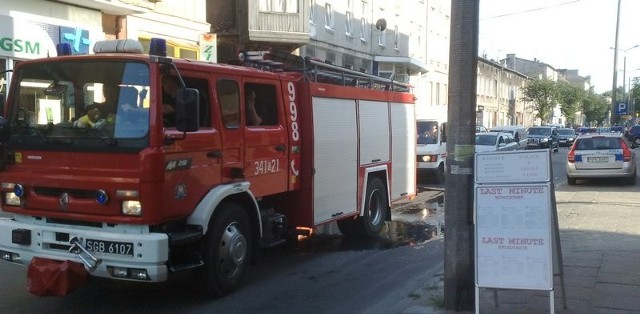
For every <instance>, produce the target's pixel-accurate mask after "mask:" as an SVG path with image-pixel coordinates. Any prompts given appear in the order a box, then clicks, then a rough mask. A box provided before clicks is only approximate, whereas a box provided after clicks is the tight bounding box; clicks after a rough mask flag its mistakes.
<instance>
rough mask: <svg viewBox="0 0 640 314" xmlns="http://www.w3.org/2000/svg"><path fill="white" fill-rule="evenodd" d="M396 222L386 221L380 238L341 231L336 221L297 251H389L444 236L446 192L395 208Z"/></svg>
mask: <svg viewBox="0 0 640 314" xmlns="http://www.w3.org/2000/svg"><path fill="white" fill-rule="evenodd" d="M392 217H393V221H390V222H386V223H385V225H384V227H383V229H382V232H381V233H380V237H378V238H357V237H345V236H343V235H342V234H340V231H339V230H338V227H337V225H336V224H335V223H332V224H329V225H327V226H325V227H324V228H323V230H319V232H317V233H316V234H315V235H313V236H311V237H309V238H307V239H305V240H303V241H300V242H298V245H297V247H296V249H295V251H297V252H300V253H302V252H338V251H357V250H386V249H390V248H395V247H399V246H404V245H416V244H420V243H423V242H425V241H427V240H430V239H433V238H435V237H438V236H441V235H442V234H441V232H442V231H443V230H444V195H439V196H437V197H435V198H432V199H429V200H427V201H425V202H420V203H415V204H411V205H409V206H407V207H404V208H403V209H402V210H399V211H395V210H394V211H393V214H392Z"/></svg>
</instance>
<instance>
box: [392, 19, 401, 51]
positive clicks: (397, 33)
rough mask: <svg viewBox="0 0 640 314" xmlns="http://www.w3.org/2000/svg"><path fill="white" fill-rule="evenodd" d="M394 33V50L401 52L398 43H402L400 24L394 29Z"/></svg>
mask: <svg viewBox="0 0 640 314" xmlns="http://www.w3.org/2000/svg"><path fill="white" fill-rule="evenodd" d="M393 32H394V33H393V49H395V50H396V51H398V50H400V48H398V42H399V41H400V28H399V26H398V24H396V25H395V26H394V27H393Z"/></svg>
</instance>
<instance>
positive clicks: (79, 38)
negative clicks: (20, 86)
mask: <svg viewBox="0 0 640 314" xmlns="http://www.w3.org/2000/svg"><path fill="white" fill-rule="evenodd" d="M205 4H206V2H205V1H204V0H184V1H176V0H173V1H166V0H165V1H162V2H160V1H158V0H112V1H108V2H106V1H101V0H60V1H45V0H21V1H10V0H0V73H2V74H0V83H1V84H0V93H5V92H6V89H7V82H9V81H10V80H11V71H10V70H12V69H13V67H14V66H15V64H16V63H17V62H19V61H21V60H29V59H35V58H43V57H47V56H55V55H57V53H56V45H57V44H59V43H69V44H70V45H71V47H72V53H74V54H86V53H92V51H93V44H94V43H95V42H96V41H98V40H104V39H115V38H122V39H124V38H129V39H136V40H140V41H141V42H142V43H143V45H146V46H147V49H148V45H149V41H150V39H151V38H152V37H159V38H164V39H166V40H167V43H168V47H167V54H168V55H170V56H175V57H182V58H192V59H205V60H207V58H210V57H211V56H210V55H208V54H206V53H205V50H206V49H207V47H210V46H211V45H213V47H215V41H212V40H210V38H211V36H210V34H209V31H210V26H209V23H207V22H206V14H205V12H206V10H205ZM207 40H209V41H207ZM207 45H209V46H207ZM209 60H210V59H209ZM211 61H215V60H211Z"/></svg>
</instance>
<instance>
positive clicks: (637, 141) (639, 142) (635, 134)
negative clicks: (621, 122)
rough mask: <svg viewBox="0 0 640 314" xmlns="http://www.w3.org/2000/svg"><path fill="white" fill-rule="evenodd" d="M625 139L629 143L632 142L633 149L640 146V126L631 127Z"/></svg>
mask: <svg viewBox="0 0 640 314" xmlns="http://www.w3.org/2000/svg"><path fill="white" fill-rule="evenodd" d="M625 137H626V138H627V140H628V141H629V142H631V144H632V145H633V147H638V146H640V124H636V125H634V126H632V127H630V128H629V130H628V131H627V133H626V134H625Z"/></svg>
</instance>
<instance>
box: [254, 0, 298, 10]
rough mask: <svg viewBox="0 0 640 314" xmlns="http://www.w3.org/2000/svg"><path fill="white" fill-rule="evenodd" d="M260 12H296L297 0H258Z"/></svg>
mask: <svg viewBox="0 0 640 314" xmlns="http://www.w3.org/2000/svg"><path fill="white" fill-rule="evenodd" d="M258 10H259V11H260V12H274V13H298V0H260V2H259V3H258Z"/></svg>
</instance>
